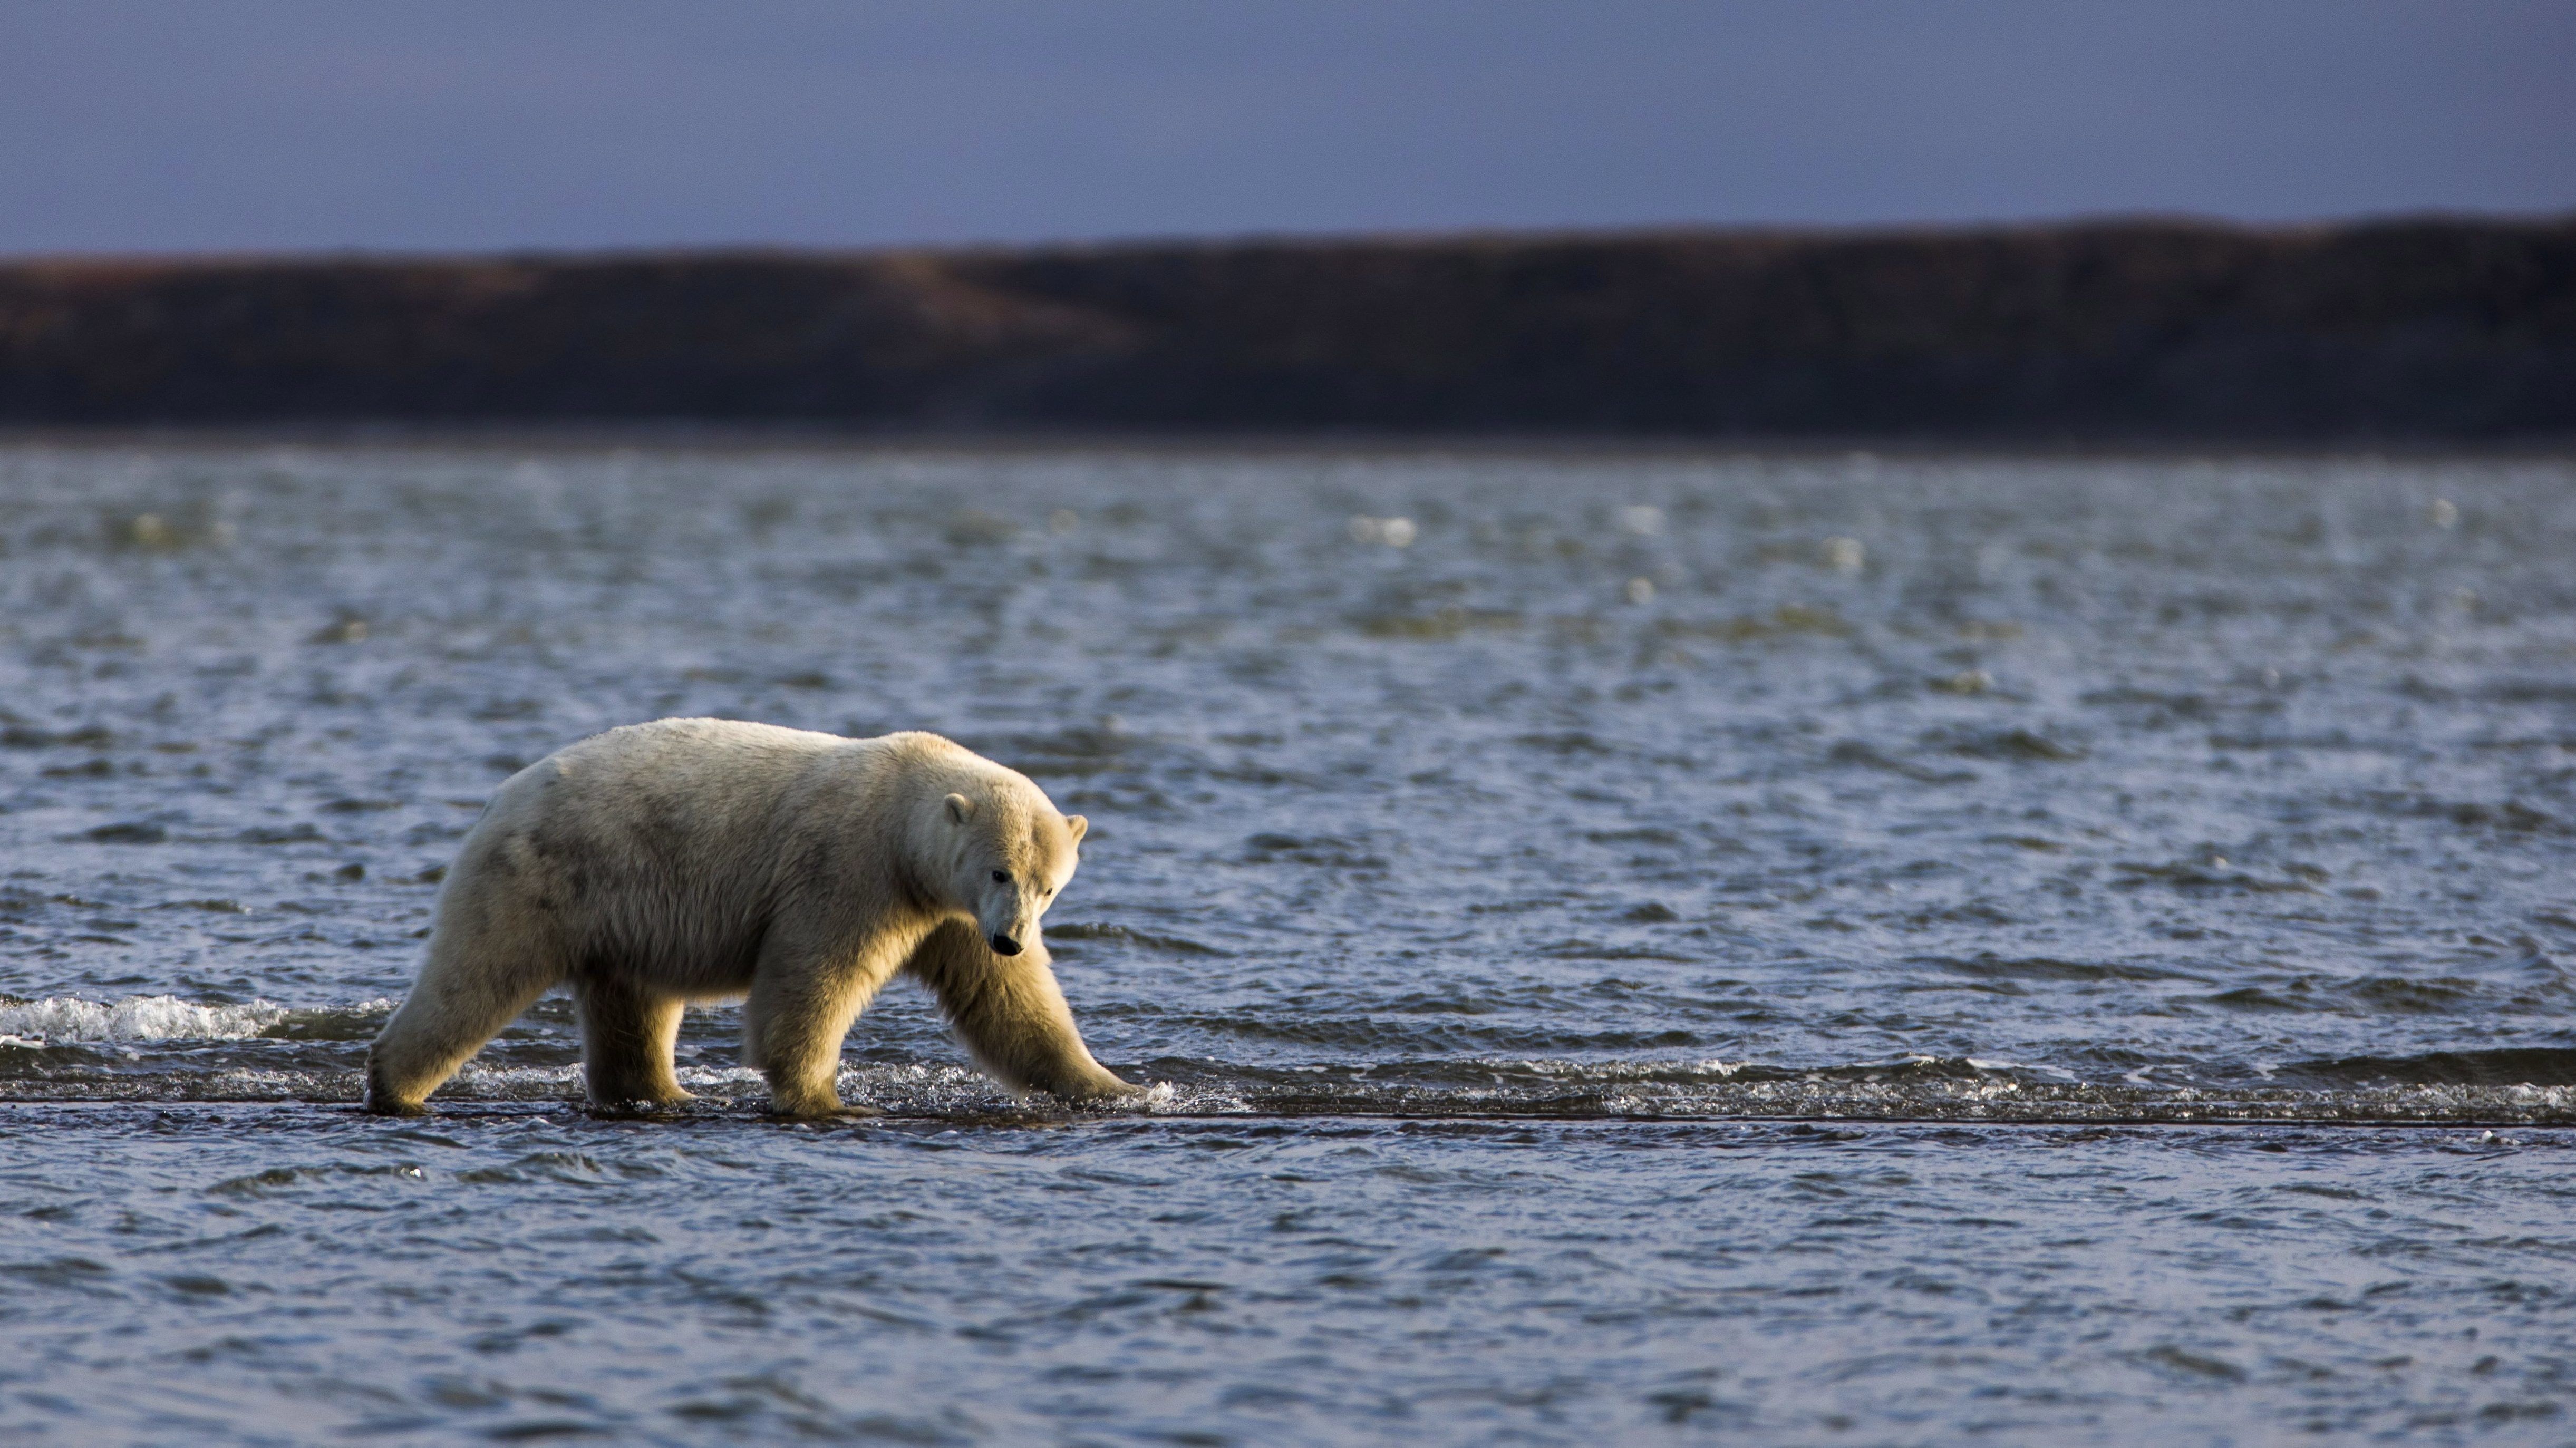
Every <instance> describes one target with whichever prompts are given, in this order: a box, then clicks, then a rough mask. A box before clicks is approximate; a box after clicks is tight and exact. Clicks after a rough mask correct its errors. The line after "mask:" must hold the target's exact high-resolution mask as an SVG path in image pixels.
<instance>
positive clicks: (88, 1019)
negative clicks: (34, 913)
mask: <svg viewBox="0 0 2576 1448" xmlns="http://www.w3.org/2000/svg"><path fill="white" fill-rule="evenodd" d="M289 1014H290V1012H289V1011H288V1010H287V1008H286V1007H284V1006H282V1005H279V1004H277V1003H276V1002H274V1001H263V1000H254V1001H249V1002H246V1003H244V1004H241V1005H214V1006H209V1005H199V1004H197V1003H196V1002H194V1001H183V1000H181V999H179V998H178V997H177V996H166V995H161V996H127V997H126V998H125V999H123V1000H117V1001H86V1000H81V999H79V998H77V997H74V996H52V997H48V998H46V999H44V1000H36V1001H11V1002H7V1003H5V1004H0V1043H5V1044H8V1045H16V1046H44V1045H60V1044H65V1043H69V1042H83V1041H239V1040H247V1039H249V1038H251V1037H253V1036H264V1035H266V1034H268V1033H269V1031H270V1029H271V1028H273V1027H275V1026H276V1025H278V1024H279V1023H280V1022H282V1021H284V1020H285V1019H286V1018H287V1016H288V1015H289Z"/></svg>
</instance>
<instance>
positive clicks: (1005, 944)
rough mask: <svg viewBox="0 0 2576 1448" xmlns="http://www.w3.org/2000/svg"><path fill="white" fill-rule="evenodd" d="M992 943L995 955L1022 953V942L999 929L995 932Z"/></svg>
mask: <svg viewBox="0 0 2576 1448" xmlns="http://www.w3.org/2000/svg"><path fill="white" fill-rule="evenodd" d="M992 944H993V953H994V954H995V955H1017V954H1019V953H1020V943H1019V942H1018V941H1017V940H1014V939H1012V938H1011V937H1010V936H1009V935H1007V934H1004V933H1003V932H1001V931H999V930H996V931H994V932H993V938H992Z"/></svg>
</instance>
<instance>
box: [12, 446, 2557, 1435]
mask: <svg viewBox="0 0 2576 1448" xmlns="http://www.w3.org/2000/svg"><path fill="white" fill-rule="evenodd" d="M2570 557H2576V466H2571V465H2570V463H2569V462H2568V461H2566V460H2564V459H2559V458H2549V457H2540V458H2524V459H2513V458H2486V459H2439V458H2436V459H2401V460H2380V459H2367V458H2330V459H2301V458H2290V459H2256V460H2247V459H2219V460H2208V461H2200V460H2191V459H2120V458H2109V459H2089V460H2049V459H1995V458H1973V457H1932V458H1916V459H1895V458H1890V459H1876V458H1869V457H1863V456H1853V457H1844V456H1839V455H1836V456H1805V457H1762V456H1743V457H1729V456H1697V455H1682V454H1673V455H1657V454H1632V455H1624V456H1604V457H1587V456H1579V455H1572V454H1567V455H1509V454H1495V453H1466V454H1456V455H1450V454H1442V453H1437V452H1401V453H1383V454H1366V453H1330V452H1295V451H1273V452H1264V451H1259V450H1231V451H1228V450H1214V449H1211V450H1206V451H1182V450H1174V451H1160V452H1158V451H1120V450H1105V449H1104V450H1037V449H1031V450H1023V451H1001V452H975V451H966V450H956V451H942V450H909V451H906V450H864V449H853V450H834V449H828V448H813V449H797V448H774V449H753V448H745V449H734V450H726V449H717V448H698V449H688V448H677V447H663V448H652V449H645V450H619V449H610V448H596V449H584V448H573V447H559V448H545V447H539V448H518V447H507V446H502V445H499V444H485V445H464V444H459V445H454V446H434V445H427V444H418V445H385V446H374V447H362V446H350V447H303V446H297V447H288V446H266V445H241V446H217V445H172V444H153V445H146V444H139V443H138V444H134V445H107V444H100V445H83V446H69V445H63V446H55V445H39V444H32V443H30V444H19V445H14V446H11V447H9V448H6V449H0V599H5V604H6V607H5V611H0V745H5V746H6V747H5V748H0V1141H5V1143H6V1145H5V1148H0V1339H5V1340H6V1341H7V1343H8V1344H9V1347H10V1351H9V1352H8V1353H7V1354H5V1355H0V1431H5V1432H7V1433H9V1434H11V1435H24V1436H29V1437H43V1436H45V1435H48V1434H50V1435H52V1436H54V1437H57V1438H60V1439H62V1440H63V1441H96V1440H102V1439H105V1440H114V1441H150V1442H209V1441H233V1442H262V1441H295V1442H300V1441H310V1440H313V1439H318V1438H330V1437H334V1436H338V1435H342V1434H359V1435H374V1436H376V1437H379V1438H383V1439H387V1440H390V1441H406V1440H421V1441H445V1440H451V1439H473V1438H479V1437H487V1436H497V1437H501V1438H535V1437H545V1436H549V1435H554V1434H576V1433H594V1432H595V1433H604V1434H608V1435H611V1436H614V1437H616V1438H618V1439H620V1440H622V1441H649V1442H730V1441H740V1440H742V1439H744V1438H785V1437H792V1436H818V1435H819V1436H824V1437H827V1438H828V1437H841V1438H852V1439H859V1440H868V1439H880V1440H889V1439H890V1440H894V1441H917V1442H950V1441H955V1442H979V1441H991V1442H1025V1441H1068V1442H1142V1441H1177V1442H1220V1441H1233V1442H1245V1443H1284V1442H1341V1441H1372V1440H1381V1439H1397V1438H1401V1439H1405V1440H1419V1441H1430V1442H1461V1443H1465V1442H1491V1441H1527V1442H1595V1441H1605V1440H1608V1439H1610V1438H1620V1439H1626V1440H1636V1441H1656V1440H1658V1439H1659V1438H1668V1439H1671V1440H1675V1441H1687V1440H1694V1439H1699V1438H1706V1437H1716V1436H1728V1435H1742V1434H1744V1433H1747V1432H1750V1433H1753V1434H1756V1435H1759V1436H1765V1437H1769V1438H1773V1439H1789V1440H1797V1441H1834V1442H1853V1443H1881V1442H1949V1441H1957V1440H1959V1439H1962V1438H1966V1437H1973V1436H1984V1437H1987V1438H1991V1439H1993V1440H1995V1441H2004V1442H2034V1443H2043V1442H2044V1443H2057V1442H2081V1441H2102V1442H2147V1441H2213V1442H2215V1441H2229V1442H2268V1441H2273V1440H2276V1439H2282V1438H2289V1437H2301V1436H2306V1435H2308V1434H2310V1433H2313V1432H2327V1433H2331V1434H2337V1435H2347V1436H2351V1435H2386V1436H2409V1435H2411V1436H2412V1437H2415V1438H2419V1439H2424V1440H2427V1441H2461V1442H2467V1441H2479V1442H2485V1441H2531V1442H2558V1441H2563V1440H2564V1439H2565V1438H2566V1436H2567V1435H2568V1434H2569V1433H2570V1432H2571V1431H2576V1429H2571V1428H2570V1425H2569V1418H2568V1413H2569V1411H2570V1410H2571V1409H2576V1383H2571V1375H2576V1320H2571V1312H2576V1291H2572V1290H2571V1289H2570V1287H2569V1286H2568V1285H2567V1270H2566V1269H2567V1263H2568V1260H2569V1257H2570V1254H2571V1252H2576V1232H2571V1231H2570V1230H2569V1229H2568V1227H2567V1225H2566V1222H2567V1219H2568V1205H2569V1204H2568V1200H2567V1197H2568V1189H2567V1188H2566V1187H2564V1186H2563V1185H2562V1182H2563V1180H2564V1179H2565V1178H2566V1175H2567V1173H2566V1170H2565V1168H2566V1166H2567V1164H2568V1160H2569V1159H2568V1158H2565V1157H2561V1156H2559V1155H2558V1153H2560V1152H2562V1151H2566V1150H2568V1149H2570V1148H2571V1147H2576V1129H2571V1128H2576V1031H2571V1024H2576V1020H2572V1019H2571V1014H2570V1004H2571V997H2570V987H2569V982H2568V979H2567V962H2569V961H2570V960H2571V959H2576V876H2571V872H2570V869H2569V866H2570V863H2571V860H2576V569H2571V568H2569V567H2568V566H2567V560H2568V559H2569V558H2570ZM674 714H718V715H731V716H736V717H744V718H756V719H765V720H769V721H772V722H776V723H782V724H790V725H797V726H801V727H807V728H817V729H828V730H836V731H843V732H851V733H877V732H882V731H884V730H887V729H893V728H909V727H922V728H932V729H937V730H940V731H942V732H945V733H948V734H950V735H952V736H954V737H956V738H958V739H960V740H963V741H964V742H966V743H968V744H970V745H972V746H974V747H976V748H978V749H980V750H983V751H984V752H986V753H988V754H991V755H993V756H994V757H996V758H999V759H1001V760H1003V761H1005V762H1007V763H1010V764H1012V765H1014V766H1016V767H1018V768H1021V769H1023V770H1025V771H1027V772H1028V773H1030V774H1031V775H1032V776H1034V777H1036V778H1037V779H1038V780H1039V781H1040V783H1042V784H1043V785H1045V786H1046V787H1047V789H1048V790H1049V791H1050V792H1051V793H1052V794H1053V795H1054V797H1055V798H1056V800H1057V802H1058V803H1059V804H1060V805H1062V806H1063V807H1065V808H1067V809H1068V810H1079V811H1082V812H1084V813H1087V814H1089V815H1090V816H1091V818H1092V821H1093V834H1092V837H1091V838H1090V839H1089V840H1087V841H1086V844H1085V851H1084V865H1083V871H1082V874H1081V876H1080V877H1079V878H1078V879H1077V880H1076V882H1075V884H1074V886H1073V887H1072V889H1071V890H1070V891H1069V892H1068V893H1067V896H1066V898H1065V900H1064V901H1063V902H1062V903H1061V904H1059V905H1058V906H1057V908H1056V909H1055V911H1054V912H1053V915H1052V917H1051V919H1050V922H1049V939H1050V943H1051V945H1052V947H1053V949H1054V951H1055V953H1056V956H1057V958H1058V962H1059V971H1060V973H1061V974H1062V975H1063V977H1064V979H1065V982H1066V988H1067V991H1068V993H1069V994H1070V995H1071V997H1072V998H1073V1001H1074V1004H1075V1008H1076V1011H1077V1013H1078V1014H1079V1015H1080V1017H1081V1019H1082V1021H1083V1023H1084V1026H1085V1029H1086V1031H1087V1033H1088V1034H1089V1036H1090V1038H1091V1040H1092V1043H1093V1046H1094V1048H1095V1050H1096V1051H1097V1052H1098V1054H1099V1055H1100V1056H1101V1058H1102V1059H1103V1060H1104V1061H1106V1062H1108V1063H1109V1064H1110V1065H1111V1066H1112V1067H1113V1068H1115V1069H1118V1070H1121V1071H1122V1072H1123V1073H1124V1074H1126V1075H1128V1076H1129V1077H1130V1078H1132V1079H1137V1080H1147V1081H1152V1082H1156V1083H1160V1087H1159V1089H1158V1090H1157V1091H1156V1092H1155V1094H1154V1096H1153V1097H1152V1099H1151V1103H1150V1105H1149V1106H1148V1108H1147V1109H1146V1110H1144V1111H1142V1112H1139V1113H1114V1112H1067V1111H1060V1110H1053V1109H1049V1108H1047V1107H1045V1106H1043V1105H1042V1104H1032V1103H1015V1102H1012V1101H1011V1100H1009V1099H1008V1098H1006V1097H1004V1096H1003V1095H1001V1094H999V1093H997V1092H995V1091H994V1090H992V1089H991V1088H990V1087H989V1086H988V1085H987V1084H986V1083H984V1082H983V1081H982V1079H981V1078H980V1077H977V1076H975V1075H974V1074H973V1073H972V1072H971V1071H969V1070H966V1069H964V1064H963V1057H962V1053H961V1052H959V1051H958V1050H957V1048H956V1047H955V1046H954V1045H953V1044H951V1043H950V1042H949V1041H948V1040H947V1039H946V1038H945V1036H944V1035H943V1033H942V1032H941V1030H940V1029H939V1026H938V1022H937V1020H936V1018H935V1016H934V1015H933V1013H932V1012H931V1011H930V1009H929V1007H928V1004H927V1002H926V1001H925V1000H923V999H922V998H920V997H918V996H917V995H915V994H913V993H911V992H909V991H906V990H903V989H901V988H898V989H897V990H896V991H894V992H892V993H890V994H889V996H888V998H887V999H885V1000H883V1001H882V1002H880V1003H879V1005H878V1006H877V1007H876V1008H874V1009H873V1010H871V1012H870V1013H869V1014H868V1016H867V1017H866V1018H865V1019H864V1020H863V1021H862V1023H861V1025H860V1028H859V1030H858V1031H857V1032H856V1033H855V1034H854V1035H853V1037H852V1039H851V1043H850V1048H849V1051H848V1054H847V1056H846V1059H845V1067H846V1069H845V1072H844V1077H843V1081H842V1090H843V1093H844V1095H845V1096H847V1097H850V1098H852V1099H856V1100H862V1101H866V1102H869V1103H871V1104H874V1105H877V1106H880V1107H883V1108H885V1109H887V1110H888V1111H889V1112H890V1113H891V1114H890V1115H889V1116H888V1117H887V1118H885V1119H884V1120H882V1121H879V1122H874V1123H868V1124H863V1125H856V1126H834V1127H828V1128H818V1127H794V1126H780V1125H775V1124H771V1123H767V1122H764V1121H762V1120H761V1119H760V1118H759V1116H758V1114H757V1108H758V1103H759V1100H760V1093H759V1090H758V1087H757V1084H756V1082H755V1081H754V1080H752V1079H751V1078H749V1077H748V1076H747V1075H746V1074H745V1073H744V1072H742V1071H741V1070H740V1069H739V1068H738V1066H737V1063H736V1055H735V1050H734V1045H733V1038H734V1033H735V1018H734V1014H733V1012H732V1011H730V1010H727V1009H714V1010H707V1011H703V1012H693V1013H692V1015H691V1017H690V1022H689V1025H688V1027H687V1029H686V1031H685V1033H684V1039H683V1043H682V1061H681V1065H682V1079H683V1081H684V1083H686V1084H689V1085H690V1086H691V1087H692V1089H694V1090H697V1091H698V1092H700V1093H701V1094H702V1096H703V1097H704V1098H705V1100H704V1101H703V1102H702V1103H701V1104H700V1105H699V1106H697V1107H695V1108H692V1109H691V1110H689V1111H687V1112H685V1113H680V1114H677V1115H676V1116H674V1117H673V1118H671V1119H665V1120H658V1121H617V1120H594V1119H591V1118H588V1117H586V1116H583V1115H582V1114H580V1112H579V1111H578V1109H577V1102H578V1095H579V1078H578V1072H577V1069H576V1067H575V1061H576V1059H577V1058H576V1053H575V1047H574V1040H573V1037H572V1034H571V1029H570V1018H569V1011H568V1008H567V1007H566V1006H565V1005H564V1004H563V1003H562V1002H560V1001H550V1002H547V1003H545V1004H544V1005H541V1006H540V1007H539V1009H538V1010H537V1011H536V1012H535V1013H534V1014H532V1015H531V1017H530V1018H529V1019H528V1020H527V1021H525V1022H523V1023H522V1025H521V1026H520V1027H519V1028H517V1029H515V1030H513V1031H512V1032H510V1033H509V1034H508V1035H506V1036H505V1037H503V1038H502V1039H501V1040H500V1041H498V1042H496V1043H495V1044H494V1045H493V1046H492V1047H491V1048H490V1049H489V1050H487V1051H486V1052H485V1054H484V1056H483V1057H482V1059H481V1060H480V1061H479V1062H478V1063H477V1065H476V1066H474V1067H473V1068H470V1069H469V1070H468V1071H467V1072H466V1073H465V1075H463V1076H462V1077H460V1078H459V1079H458V1081H457V1082H456V1083H454V1084H453V1085H451V1086H450V1087H449V1088H447V1091H446V1092H445V1093H443V1094H442V1096H441V1097H440V1098H438V1099H437V1100H438V1104H439V1105H440V1107H441V1114H439V1115H438V1116H436V1117H434V1118H432V1119H431V1120H429V1121H427V1122H425V1123H388V1122H382V1121H377V1120H372V1119H368V1118H363V1117H359V1116H357V1115H355V1114H354V1113H353V1112H352V1111H350V1110H349V1103H351V1102H353V1101H354V1099H355V1097H356V1095H357V1091H358V1078H357V1065H358V1062H359V1061H360V1059H361V1057H362V1055H363V1051H364V1043H365V1040H366V1038H367V1037H368V1036H369V1035H371V1034H372V1033H373V1031H374V1029H375V1028H376V1026H377V1025H378V1024H379V1023H380V1022H381V1021H382V1019H383V1017H384V1014H385V1012H386V1011H387V1010H388V1009H389V1008H390V1006H391V1003H392V1000H393V999H395V998H397V997H398V996H399V995H400V994H401V992H402V990H403V989H404V986H405V983H406V981H407V978H408V975H409V972H410V970H411V968H412V966H413V964H414V962H415V960H416V958H417V954H418V951H419V941H420V937H421V935H422V934H423V933H424V931H425V928H426V925H427V920H428V911H429V907H430V904H431V902H432V900H433V899H434V896H435V892H436V879H437V875H438V872H439V868H440V867H441V866H442V865H443V864H444V862H445V861H446V859H447V857H448V856H449V854H450V853H451V852H452V851H453V849H454V847H455V844H456V842H457V840H458V839H459V838H460V837H461V836H462V834H463V832H464V830H465V829H466V827H467V826H468V825H469V824H470V823H471V822H472V820H473V818H474V813H475V811H476V810H477V809H478V808H479V807H480V805H481V803H482V800H483V798H484V797H485V796H486V794H487V793H488V792H489V790H490V789H491V788H492V786H493V785H494V784H496V783H497V782H498V781H499V780H500V779H501V778H502V777H504V776H505V775H506V774H507V773H508V772H510V771H511V770H513V769H515V768H517V767H518V766H519V765H520V764H522V763H524V762H526V761H528V760H531V759H534V758H536V757H538V756H540V755H542V754H544V753H545V752H547V751H548V750H551V749H553V748H555V747H557V746H559V745H560V744H563V743H566V742H569V741H570V740H572V739H575V738H578V737H580V736H582V735H584V734H587V733H589V732H592V731H594V730H597V729H600V728H604V727H607V726H609V725H612V724H616V723H621V722H628V721H632V720H636V719H643V718H651V717H656V716H662V715H674Z"/></svg>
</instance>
